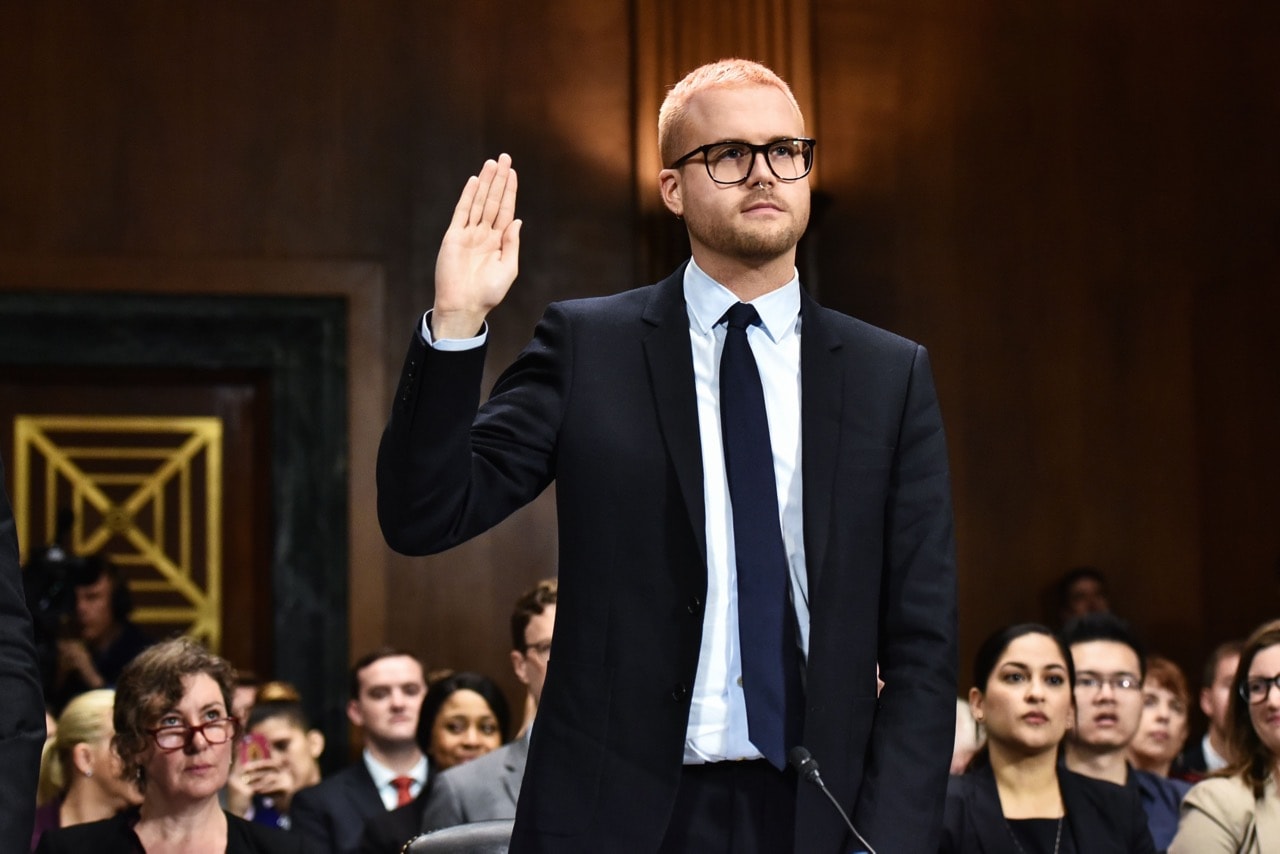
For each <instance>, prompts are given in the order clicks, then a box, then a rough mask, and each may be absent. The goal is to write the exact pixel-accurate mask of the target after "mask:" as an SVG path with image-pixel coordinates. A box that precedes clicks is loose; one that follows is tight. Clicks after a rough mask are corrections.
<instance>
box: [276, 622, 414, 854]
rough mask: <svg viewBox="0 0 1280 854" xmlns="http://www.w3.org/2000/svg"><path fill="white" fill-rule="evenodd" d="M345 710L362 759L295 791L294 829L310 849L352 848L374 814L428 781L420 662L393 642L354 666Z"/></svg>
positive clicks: (406, 799) (346, 853) (342, 851)
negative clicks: (420, 734)
mask: <svg viewBox="0 0 1280 854" xmlns="http://www.w3.org/2000/svg"><path fill="white" fill-rule="evenodd" d="M350 688H351V699H350V701H348V703H347V717H348V718H350V720H351V722H352V723H353V724H355V725H356V726H357V727H359V728H360V729H361V730H362V731H363V732H364V754H363V755H362V756H361V758H360V761H359V762H356V763H355V764H353V765H351V766H349V767H347V768H344V769H343V770H341V771H339V772H338V773H337V774H334V775H333V776H331V777H327V778H325V779H324V780H323V781H321V782H320V783H319V784H317V785H315V786H312V787H310V788H308V789H302V790H300V791H299V792H298V793H297V794H295V795H294V796H293V804H292V807H291V815H290V820H291V821H292V824H293V827H292V832H294V833H297V834H301V835H302V836H303V837H304V838H305V839H306V845H307V851H318V852H332V853H333V854H354V852H356V851H359V850H360V839H361V836H362V835H363V833H364V830H365V824H366V822H368V821H369V819H371V818H373V817H374V816H377V815H382V814H385V813H386V812H387V811H388V810H392V809H396V808H397V807H401V806H404V805H406V804H409V803H411V802H412V801H413V799H414V798H416V797H417V796H418V794H419V793H420V792H421V791H422V788H423V786H425V785H426V783H427V759H426V756H425V755H424V754H423V753H422V751H421V750H420V749H419V748H418V742H417V739H416V735H417V728H418V711H419V710H420V709H421V708H422V700H423V698H424V697H425V696H426V693H427V684H426V679H425V677H424V674H423V670H422V662H420V661H419V660H418V659H417V658H416V657H415V656H413V655H412V654H410V653H407V652H404V651H402V650H398V649H393V648H390V647H386V648H382V649H378V650H375V651H373V652H371V653H369V654H368V655H365V656H363V657H362V658H361V659H360V660H359V661H357V662H356V663H355V664H354V665H353V666H352V668H351V686H350Z"/></svg>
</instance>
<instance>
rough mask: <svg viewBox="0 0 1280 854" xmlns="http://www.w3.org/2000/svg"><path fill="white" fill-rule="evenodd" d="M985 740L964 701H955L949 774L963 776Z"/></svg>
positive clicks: (980, 728) (985, 737)
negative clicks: (953, 738)
mask: <svg viewBox="0 0 1280 854" xmlns="http://www.w3.org/2000/svg"><path fill="white" fill-rule="evenodd" d="M986 740H987V736H986V733H984V732H983V731H982V727H981V726H980V725H979V724H978V722H977V721H976V720H974V719H973V710H972V709H970V708H969V703H968V701H966V700H961V699H957V700H956V740H955V744H954V746H953V747H952V749H951V773H952V774H963V773H964V769H965V768H968V767H969V760H970V759H972V758H973V755H974V754H975V753H977V752H978V748H980V747H982V745H983V743H984V742H985V741H986Z"/></svg>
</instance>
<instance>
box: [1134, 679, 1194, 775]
mask: <svg viewBox="0 0 1280 854" xmlns="http://www.w3.org/2000/svg"><path fill="white" fill-rule="evenodd" d="M1190 704H1191V693H1190V691H1189V690H1188V689H1187V677H1185V676H1183V675H1182V669H1181V668H1179V667H1178V665H1176V664H1174V663H1173V662H1172V661H1170V660H1169V659H1167V658H1164V657H1163V656H1159V655H1151V656H1148V657H1147V675H1146V677H1145V678H1144V679H1143V680H1142V720H1141V722H1140V723H1139V724H1138V732H1137V734H1136V735H1135V736H1134V737H1133V741H1131V742H1129V764H1130V765H1132V766H1133V767H1134V768H1137V769H1138V770H1139V771H1146V772H1147V773H1149V774H1155V775H1156V776H1157V777H1168V776H1169V770H1170V769H1171V768H1172V767H1173V761H1174V759H1176V758H1177V756H1178V754H1179V753H1181V752H1182V747H1183V745H1185V744H1186V742H1187V733H1188V732H1189V731H1190V724H1189V722H1188V710H1189V709H1190ZM1175 782H1181V781H1175ZM1179 788H1181V789H1182V792H1183V794H1186V790H1187V789H1189V788H1191V786H1190V784H1188V785H1185V786H1180V787H1179Z"/></svg>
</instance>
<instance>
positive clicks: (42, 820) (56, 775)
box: [31, 689, 142, 850]
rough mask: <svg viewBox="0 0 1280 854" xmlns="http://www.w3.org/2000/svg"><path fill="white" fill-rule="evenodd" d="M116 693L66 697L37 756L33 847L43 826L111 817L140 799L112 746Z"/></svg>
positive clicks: (47, 827)
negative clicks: (125, 778) (37, 776)
mask: <svg viewBox="0 0 1280 854" xmlns="http://www.w3.org/2000/svg"><path fill="white" fill-rule="evenodd" d="M115 699H116V692H115V691H112V690H109V689H102V690H97V691H89V692H87V693H84V694H81V695H80V696H79V697H76V698H75V699H74V700H72V701H71V702H70V703H68V704H67V707H66V709H64V710H63V712H62V716H61V717H59V718H58V720H57V727H56V729H55V731H54V732H55V734H54V736H53V737H52V738H50V739H49V740H48V741H47V742H45V746H44V756H43V757H41V760H40V787H39V790H38V791H37V793H36V803H37V805H38V807H37V809H36V821H35V828H34V831H33V832H32V834H31V848H32V850H35V847H36V844H37V843H38V842H39V841H40V836H41V835H42V834H43V833H44V832H45V831H46V830H50V829H52V828H55V827H70V826H71V825H73V824H83V823H85V822H89V821H98V820H99V819H103V818H110V817H111V816H113V815H115V814H116V813H118V812H119V811H120V810H122V809H124V808H125V807H129V806H134V805H136V804H139V803H141V802H142V793H141V792H139V791H138V787H137V786H135V785H133V783H131V782H126V781H125V780H124V779H123V776H122V771H123V766H122V765H121V763H120V758H119V757H118V756H116V754H115V751H113V750H112V749H111V738H112V736H114V735H115V730H114V729H113V727H112V725H111V710H112V707H113V706H114V704H115Z"/></svg>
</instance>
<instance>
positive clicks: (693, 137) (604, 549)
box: [378, 60, 956, 854]
mask: <svg viewBox="0 0 1280 854" xmlns="http://www.w3.org/2000/svg"><path fill="white" fill-rule="evenodd" d="M658 139H659V148H660V151H661V156H662V159H663V164H664V166H665V168H664V169H662V170H661V172H659V174H658V176H657V178H658V188H659V191H660V194H661V197H662V200H663V202H664V204H665V205H666V207H667V208H668V210H670V211H671V213H672V214H674V215H676V216H678V217H680V218H681V219H682V220H683V222H684V224H685V227H686V229H687V231H688V235H689V243H690V248H691V250H692V259H691V260H690V261H688V262H687V263H686V264H684V265H682V266H681V267H680V268H679V269H677V270H676V271H675V273H674V274H673V275H672V276H670V277H669V278H667V279H666V280H664V281H662V282H660V283H658V284H656V285H653V286H650V287H644V288H637V289H635V290H630V291H626V292H624V293H621V294H617V295H614V296H609V297H603V298H598V299H589V300H578V301H570V302H563V303H555V304H553V305H551V306H550V307H549V308H548V309H547V311H546V313H545V315H544V316H543V319H542V321H541V322H540V323H539V325H538V328H537V330H536V332H535V334H534V340H533V342H532V343H531V344H530V345H529V346H528V347H527V348H526V349H525V351H524V352H523V353H522V354H521V355H520V357H519V358H518V359H517V360H516V362H515V363H514V364H513V365H512V366H511V367H510V368H508V369H507V371H506V372H505V373H504V374H503V376H502V377H501V378H500V379H499V381H498V383H497V385H496V387H495V389H494V391H493V394H492V396H491V397H490V399H489V400H488V402H487V403H485V404H484V405H483V406H480V407H479V408H478V411H477V401H478V399H479V396H480V383H481V377H482V374H483V368H484V347H483V344H484V341H485V335H486V327H485V320H486V317H487V316H488V313H489V312H490V310H492V309H493V308H494V307H496V306H497V305H498V304H499V303H500V302H501V300H502V299H503V298H504V296H505V295H506V293H507V289H508V288H509V287H510V286H511V283H512V282H513V280H514V279H515V275H516V267H517V258H516V256H517V252H518V248H519V235H520V221H519V220H517V219H516V218H515V196H516V175H515V172H514V171H513V170H512V169H511V161H510V158H509V157H507V156H506V155H502V156H501V157H499V158H498V160H497V161H489V162H487V163H486V164H485V166H484V168H483V169H482V170H481V172H480V174H479V175H478V176H475V177H473V178H471V179H470V180H469V181H468V184H467V186H466V189H465V190H464V191H463V195H462V198H461V199H460V201H459V203H458V206H457V207H456V209H455V211H454V217H453V220H452V222H451V224H450V227H449V230H448V232H447V233H446V235H445V237H444V240H443V242H442V244H441V248H440V254H439V256H438V257H437V262H436V280H435V284H436V290H435V305H434V308H433V309H432V311H431V312H429V313H428V314H427V315H426V316H425V317H423V319H422V320H421V321H420V322H419V323H418V324H417V328H416V329H415V331H414V333H413V335H412V338H411V341H410V345H409V353H408V356H407V358H406V360H405V366H404V371H403V373H402V376H401V383H400V387H399V389H398V391H397V395H396V401H395V404H394V406H393V410H392V413H391V418H390V421H389V423H388V425H387V429H386V432H385V433H384V436H383V441H382V446H381V448H380V450H379V458H378V514H379V520H380V522H381V524H382V529H383V533H384V534H385V536H386V538H387V541H388V543H390V544H391V546H392V547H393V548H395V549H397V550H398V551H401V552H404V553H408V554H428V553H434V552H439V551H442V550H444V549H448V548H451V547H452V546H455V545H457V544H459V543H461V542H463V541H465V540H467V539H469V538H470V537H473V536H475V535H476V534H479V533H481V532H482V531H484V530H486V529H487V528H489V527H491V526H492V525H494V524H496V523H497V522H499V521H501V520H502V519H503V518H505V517H506V516H507V515H509V514H510V513H512V512H513V511H515V510H516V509H517V508H519V507H520V506H522V505H523V504H525V503H527V502H528V501H530V500H532V499H533V498H534V497H535V496H536V495H538V494H539V493H540V492H542V490H543V489H545V488H546V487H547V486H548V485H550V483H551V482H552V481H554V482H555V483H556V501H557V509H558V521H559V532H560V539H559V543H560V546H559V547H560V566H559V580H560V597H559V612H558V614H557V617H556V620H557V626H556V642H555V655H554V657H553V659H552V663H551V664H550V665H549V666H548V671H547V681H546V685H545V687H544V690H543V695H542V702H541V705H540V708H539V711H538V718H537V724H536V726H535V727H534V730H533V735H532V739H531V743H530V747H529V759H528V765H527V766H526V770H525V781H524V784H523V786H522V788H521V796H520V802H519V805H518V808H517V814H516V822H515V831H514V836H513V839H512V845H511V850H512V851H513V852H519V851H531V850H533V851H591V852H595V851H608V852H644V854H652V852H654V851H660V852H683V851H696V852H700V854H702V853H703V852H705V854H718V852H724V854H731V852H744V851H768V852H785V851H792V850H794V851H802V852H805V854H825V853H826V852H830V854H835V852H840V854H845V853H846V852H849V851H851V850H878V851H880V852H882V854H883V852H895V854H901V853H902V852H907V853H908V854H910V852H930V854H932V852H934V851H936V850H937V846H938V840H939V838H940V825H941V810H942V803H943V798H944V793H945V788H946V777H947V769H948V760H949V757H950V755H951V741H952V734H953V730H954V719H955V699H954V690H955V676H956V665H955V656H956V650H955V616H956V615H955V558H954V545H953V540H952V521H951V498H950V484H949V478H948V469H947V456H946V447H945V441H944V438H943V431H942V421H941V417H940V414H939V411H938V402H937V395H936V393H935V391H934V386H933V380H932V377H931V372H930V368H929V361H928V356H927V354H926V353H925V350H924V348H922V347H920V346H919V345H917V344H915V343H913V342H910V341H907V340H905V339H902V338H899V337H897V336H895V335H892V334H890V333H888V332H884V331H882V330H879V329H875V328H873V327H871V326H868V325H866V324H864V323H861V322H859V321H857V320H854V319H852V318H850V317H847V316H845V315H841V314H839V313H837V312H834V311H830V310H828V309H824V308H822V307H821V306H819V305H818V304H817V303H816V302H815V301H814V300H813V299H812V298H810V297H809V296H808V295H807V294H805V293H804V291H803V290H802V288H801V284H800V280H799V275H798V273H797V271H796V266H795V261H796V244H797V242H798V241H799V240H800V237H801V235H802V234H803V233H804V231H805V228H806V226H807V224H808V219H809V194H810V188H809V179H808V176H809V172H810V170H811V169H812V168H813V164H814V152H815V149H816V144H815V142H814V141H813V139H811V138H809V137H808V136H807V135H806V134H805V127H804V119H803V117H802V115H801V113H800V109H799V107H798V105H797V103H796V100H795V98H794V96H793V95H792V93H791V90H790V88H789V87H788V86H787V84H786V83H784V82H783V81H782V80H781V79H780V78H778V77H777V75H775V74H774V73H773V72H771V71H769V70H768V69H767V68H764V67H763V66H761V65H758V64H756V63H752V62H747V61H744V60H728V61H723V62H719V63H713V64H711V65H708V66H703V67H702V68H699V69H696V70H695V71H693V72H692V73H690V74H689V75H688V76H687V77H686V78H685V79H684V80H682V81H681V82H680V83H678V84H677V85H676V86H675V87H674V88H672V90H671V91H670V93H669V94H668V96H667V98H666V100H665V101H664V103H663V106H662V108H661V111H660V113H659V116H658ZM877 660H878V661H879V663H880V667H881V675H882V677H883V679H884V682H885V686H884V690H883V694H882V695H881V696H880V697H879V698H878V700H877V691H876V686H877V683H876V663H877ZM798 747H804V748H807V750H808V751H809V753H810V754H811V755H812V758H813V759H815V760H817V762H818V763H821V768H822V779H823V780H825V784H826V787H827V788H828V790H829V791H830V793H831V796H832V797H833V798H834V800H835V802H836V803H837V804H839V805H840V809H842V810H843V811H844V812H847V813H849V814H850V816H851V818H852V823H853V825H854V828H855V829H854V830H850V829H849V828H847V827H846V824H845V820H844V818H842V816H841V815H840V813H838V812H837V810H836V809H835V808H833V805H832V803H831V802H829V801H828V800H826V795H825V794H824V793H823V792H822V791H821V790H820V789H819V788H817V786H816V785H811V784H810V783H809V782H799V781H798V778H797V775H796V773H795V772H794V771H792V770H791V769H790V768H789V766H788V756H789V755H796V756H797V758H798V755H797V754H793V753H792V752H793V751H794V750H795V749H796V748H798ZM805 767H806V768H810V767H811V766H805ZM812 779H813V777H812V776H806V780H812Z"/></svg>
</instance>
